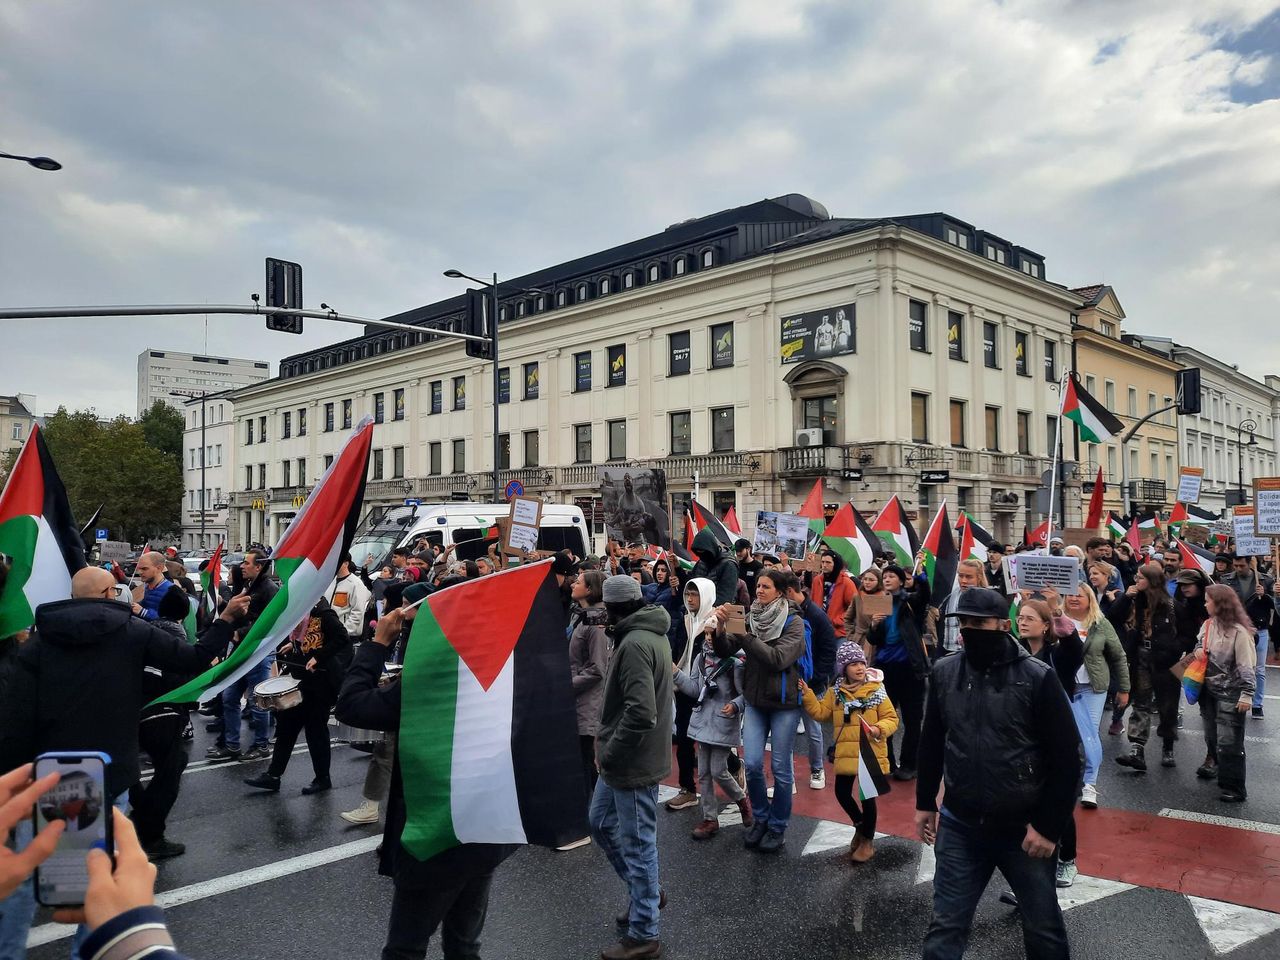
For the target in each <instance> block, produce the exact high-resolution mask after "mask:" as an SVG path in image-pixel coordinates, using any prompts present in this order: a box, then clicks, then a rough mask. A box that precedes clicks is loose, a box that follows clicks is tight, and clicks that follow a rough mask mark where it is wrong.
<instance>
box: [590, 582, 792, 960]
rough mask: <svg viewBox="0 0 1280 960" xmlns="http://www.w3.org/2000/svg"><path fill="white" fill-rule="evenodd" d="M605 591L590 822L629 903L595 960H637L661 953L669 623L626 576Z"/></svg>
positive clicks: (670, 715) (667, 769) (669, 687)
mask: <svg viewBox="0 0 1280 960" xmlns="http://www.w3.org/2000/svg"><path fill="white" fill-rule="evenodd" d="M602 593H603V596H604V604H605V608H606V609H607V610H608V613H609V633H610V636H611V638H612V639H613V652H612V655H611V658H610V661H609V672H608V673H607V674H606V676H605V684H604V703H603V706H602V708H601V714H600V726H599V730H598V732H597V735H596V762H597V764H598V765H599V769H600V779H599V780H598V781H597V782H596V790H595V796H594V797H593V798H592V801H591V810H590V813H589V819H590V822H591V836H592V839H594V840H595V842H596V844H597V845H598V846H599V847H600V849H601V850H603V851H604V854H605V856H606V857H607V858H608V859H609V863H610V864H611V865H612V867H613V869H614V871H615V872H616V873H617V874H618V876H619V878H621V880H622V881H623V883H625V884H626V885H627V892H628V894H629V895H630V898H631V903H630V907H629V908H628V912H627V914H626V916H625V917H623V916H621V915H620V916H619V917H617V920H618V926H619V928H622V927H625V932H624V933H623V935H622V937H621V938H620V939H619V941H618V943H617V944H615V945H614V946H612V947H609V948H607V949H605V950H603V951H602V952H601V954H600V956H601V957H602V958H603V960H640V958H645V957H656V956H659V955H660V954H661V953H662V943H661V941H660V940H659V939H658V932H659V931H658V911H659V910H660V909H661V908H662V901H663V894H662V890H661V887H660V886H659V883H658V821H657V807H658V784H659V783H660V782H661V781H662V779H663V778H664V777H666V776H667V775H668V774H669V773H670V772H671V742H670V733H669V731H670V730H671V725H672V722H673V720H674V717H673V710H672V673H673V671H672V668H671V665H670V650H671V648H670V646H669V645H668V643H667V640H666V634H667V626H668V619H669V618H668V617H667V614H666V611H665V610H662V609H661V608H659V607H655V606H653V605H646V604H645V602H644V599H643V598H642V597H641V595H640V585H639V584H638V583H636V582H635V581H634V580H632V579H631V578H630V577H628V576H613V577H610V578H609V579H607V580H606V581H605V582H604V587H603V589H602ZM694 636H697V634H696V633H695V634H694ZM793 729H794V724H793Z"/></svg>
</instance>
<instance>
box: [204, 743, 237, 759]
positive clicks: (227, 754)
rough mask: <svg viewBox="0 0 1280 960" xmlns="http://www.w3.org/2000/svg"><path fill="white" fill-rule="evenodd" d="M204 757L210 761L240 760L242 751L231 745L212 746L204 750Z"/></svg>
mask: <svg viewBox="0 0 1280 960" xmlns="http://www.w3.org/2000/svg"><path fill="white" fill-rule="evenodd" d="M204 758H205V759H206V760H208V761H209V762H210V763H226V762H227V761H228V760H239V759H240V751H239V750H232V749H231V748H230V747H210V748H209V749H208V750H206V751H205V752H204Z"/></svg>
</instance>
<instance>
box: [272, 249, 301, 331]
mask: <svg viewBox="0 0 1280 960" xmlns="http://www.w3.org/2000/svg"><path fill="white" fill-rule="evenodd" d="M267 306H268V307H280V308H283V309H285V310H301V309H302V265H301V264H299V263H293V262H291V261H289V260H277V259H275V258H274V257H267ZM267 329H268V330H278V331H280V332H281V333H302V317H297V316H290V315H289V314H280V313H276V314H272V315H271V316H269V317H267Z"/></svg>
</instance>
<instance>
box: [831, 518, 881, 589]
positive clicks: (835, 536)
mask: <svg viewBox="0 0 1280 960" xmlns="http://www.w3.org/2000/svg"><path fill="white" fill-rule="evenodd" d="M822 542H823V543H825V544H826V545H827V546H828V547H830V548H831V549H832V550H834V551H835V552H836V553H838V554H840V559H842V560H843V561H844V564H845V566H846V567H848V569H849V574H850V575H851V576H854V577H856V576H858V574H860V573H862V572H863V571H864V570H868V569H870V568H871V566H872V564H873V562H874V560H875V558H876V554H877V553H879V552H880V550H881V545H880V538H879V537H877V536H876V535H875V533H874V531H872V529H871V525H870V524H869V523H867V521H866V520H864V519H863V517H862V514H860V513H859V512H858V511H857V509H856V508H855V507H854V506H853V504H852V503H845V504H844V505H843V506H841V507H840V509H839V510H837V511H836V515H835V516H834V517H832V518H831V523H829V524H828V525H827V531H826V533H824V534H823V535H822Z"/></svg>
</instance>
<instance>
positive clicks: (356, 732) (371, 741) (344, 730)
mask: <svg viewBox="0 0 1280 960" xmlns="http://www.w3.org/2000/svg"><path fill="white" fill-rule="evenodd" d="M333 739H334V740H335V741H336V742H338V743H349V744H351V747H352V749H354V750H363V751H365V752H368V751H370V750H372V749H373V748H374V747H376V746H377V745H378V744H380V743H382V742H384V741H385V740H386V739H387V734H386V731H385V730H364V729H361V728H360V727H353V726H351V725H350V724H348V723H341V722H339V723H338V724H337V725H336V727H335V729H334V731H333Z"/></svg>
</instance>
